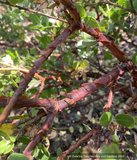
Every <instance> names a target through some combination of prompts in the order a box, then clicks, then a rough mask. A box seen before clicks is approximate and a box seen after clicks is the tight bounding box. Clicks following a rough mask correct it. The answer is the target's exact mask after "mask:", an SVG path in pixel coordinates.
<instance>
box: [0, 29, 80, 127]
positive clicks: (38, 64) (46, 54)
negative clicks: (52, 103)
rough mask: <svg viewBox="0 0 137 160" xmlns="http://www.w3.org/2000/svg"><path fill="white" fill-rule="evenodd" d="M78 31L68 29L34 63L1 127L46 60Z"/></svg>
mask: <svg viewBox="0 0 137 160" xmlns="http://www.w3.org/2000/svg"><path fill="white" fill-rule="evenodd" d="M76 30H77V27H76V26H71V27H67V28H66V29H65V30H64V32H63V33H62V34H61V35H60V36H59V37H58V38H56V40H55V41H54V42H52V43H51V45H50V46H49V47H48V48H47V49H46V51H45V52H44V53H43V55H42V56H41V57H40V58H39V59H38V60H37V61H36V62H35V63H34V65H33V67H32V69H31V70H30V71H29V73H28V74H27V75H26V77H25V79H24V81H23V82H22V83H21V84H20V86H19V88H18V89H17V91H16V92H15V93H14V95H13V97H12V98H11V100H10V102H9V104H8V105H7V106H6V107H5V109H4V111H3V113H2V114H1V115H0V127H1V125H2V124H3V122H4V121H5V120H6V118H7V117H8V115H9V113H10V111H11V110H12V108H13V106H14V105H15V103H16V102H17V100H18V98H19V97H20V96H21V95H22V94H23V92H24V91H25V89H26V87H27V85H28V83H29V82H30V81H31V80H32V78H33V76H34V74H35V73H36V72H37V70H38V69H39V68H40V67H41V65H42V64H43V63H44V61H45V60H47V58H48V57H49V56H50V55H51V53H52V52H53V50H54V49H55V48H56V47H57V46H58V45H59V44H61V43H62V42H64V41H65V40H66V38H67V37H68V36H69V35H70V34H72V33H73V32H75V31H76Z"/></svg>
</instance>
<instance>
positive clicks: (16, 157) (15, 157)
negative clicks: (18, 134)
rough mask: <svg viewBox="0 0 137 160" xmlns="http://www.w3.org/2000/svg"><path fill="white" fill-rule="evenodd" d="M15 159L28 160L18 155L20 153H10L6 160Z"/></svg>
mask: <svg viewBox="0 0 137 160" xmlns="http://www.w3.org/2000/svg"><path fill="white" fill-rule="evenodd" d="M15 159H19V160H29V159H28V158H27V157H26V156H25V155H24V154H20V153H12V154H11V155H10V156H9V159H8V160H15Z"/></svg>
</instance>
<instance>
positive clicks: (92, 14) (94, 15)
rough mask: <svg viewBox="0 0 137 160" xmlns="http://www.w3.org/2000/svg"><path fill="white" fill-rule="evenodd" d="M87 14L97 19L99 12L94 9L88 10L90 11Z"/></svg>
mask: <svg viewBox="0 0 137 160" xmlns="http://www.w3.org/2000/svg"><path fill="white" fill-rule="evenodd" d="M87 16H90V17H92V18H94V19H96V17H97V14H96V12H94V11H92V12H88V13H87Z"/></svg>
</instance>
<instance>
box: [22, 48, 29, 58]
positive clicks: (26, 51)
mask: <svg viewBox="0 0 137 160" xmlns="http://www.w3.org/2000/svg"><path fill="white" fill-rule="evenodd" d="M22 52H23V54H24V56H25V57H27V58H29V57H30V54H29V51H28V50H27V49H26V48H22Z"/></svg>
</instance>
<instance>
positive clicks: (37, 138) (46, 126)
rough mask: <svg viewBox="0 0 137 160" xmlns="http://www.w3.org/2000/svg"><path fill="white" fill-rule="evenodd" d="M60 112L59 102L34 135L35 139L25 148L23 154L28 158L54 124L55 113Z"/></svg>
mask: <svg viewBox="0 0 137 160" xmlns="http://www.w3.org/2000/svg"><path fill="white" fill-rule="evenodd" d="M57 113H58V102H57V103H56V104H55V105H54V106H53V112H52V113H51V112H50V113H49V114H48V115H47V117H46V120H45V122H44V123H43V125H42V126H41V127H40V129H39V132H38V133H37V135H36V136H35V137H34V139H33V140H32V141H31V142H30V143H29V144H28V146H27V147H26V149H25V150H24V152H23V154H25V155H26V156H27V157H28V158H30V156H31V153H32V151H33V150H34V148H35V147H36V145H37V144H38V143H39V141H40V140H41V138H42V136H43V135H44V134H45V132H46V131H47V130H48V129H49V128H50V127H51V126H52V123H53V120H54V117H55V115H56V114H57Z"/></svg>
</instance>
